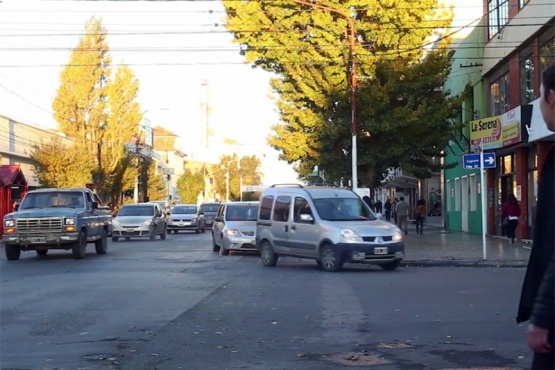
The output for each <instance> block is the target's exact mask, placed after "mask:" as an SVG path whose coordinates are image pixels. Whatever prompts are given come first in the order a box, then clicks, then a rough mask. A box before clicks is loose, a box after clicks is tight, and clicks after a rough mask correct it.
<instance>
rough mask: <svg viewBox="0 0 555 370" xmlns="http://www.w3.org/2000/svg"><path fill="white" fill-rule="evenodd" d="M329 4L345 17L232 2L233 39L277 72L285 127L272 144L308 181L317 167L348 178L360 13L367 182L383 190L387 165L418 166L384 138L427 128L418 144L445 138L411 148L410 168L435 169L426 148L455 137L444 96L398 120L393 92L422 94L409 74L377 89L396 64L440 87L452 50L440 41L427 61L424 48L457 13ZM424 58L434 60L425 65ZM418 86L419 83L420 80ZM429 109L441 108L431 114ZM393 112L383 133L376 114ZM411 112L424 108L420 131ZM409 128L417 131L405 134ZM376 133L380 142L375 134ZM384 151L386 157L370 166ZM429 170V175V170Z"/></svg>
mask: <svg viewBox="0 0 555 370" xmlns="http://www.w3.org/2000/svg"><path fill="white" fill-rule="evenodd" d="M325 4H326V6H329V7H331V8H333V9H335V10H337V12H333V11H330V10H329V9H322V5H320V3H318V2H312V3H311V5H312V6H309V5H301V4H298V3H296V2H295V1H293V0H290V1H275V2H274V1H272V2H269V1H258V0H256V1H255V0H253V1H231V0H230V1H225V0H224V6H225V7H226V11H227V15H228V22H227V27H228V30H229V31H231V32H232V33H233V34H234V38H235V41H236V42H238V43H240V44H242V45H243V47H242V50H243V51H242V53H243V54H244V55H245V58H246V61H247V62H252V63H254V65H255V66H256V67H260V68H263V69H264V70H266V71H269V72H272V73H274V74H276V75H277V77H276V78H275V79H273V80H272V83H271V85H272V88H273V90H274V91H275V92H276V94H277V96H278V99H277V107H278V109H279V113H280V121H281V122H279V123H278V124H275V125H274V127H273V131H274V133H273V135H272V136H271V137H270V138H269V143H270V145H271V146H273V147H274V148H276V149H277V150H279V151H280V152H281V154H280V158H281V159H283V160H286V161H287V162H289V163H291V164H294V165H295V166H296V170H297V172H298V173H299V174H300V175H301V176H304V177H306V176H308V174H309V173H310V172H311V171H312V168H313V167H314V166H315V165H319V166H320V168H321V169H322V168H323V169H324V170H325V171H326V177H327V178H328V179H329V178H330V177H331V179H332V180H333V179H339V177H345V178H346V179H347V178H350V173H351V171H350V163H351V155H352V153H351V109H350V94H349V93H348V92H349V90H350V84H349V77H350V74H351V70H350V59H351V55H350V53H349V51H350V41H349V33H350V32H349V31H350V30H349V21H348V20H347V19H346V18H348V17H351V16H352V17H353V21H354V24H355V28H356V29H355V33H356V43H355V45H354V50H353V51H354V53H353V54H354V57H355V61H356V68H357V71H356V76H357V79H358V80H359V81H362V82H361V84H360V85H361V86H360V88H359V101H358V104H357V106H358V113H359V122H360V125H359V129H358V130H357V134H358V136H359V138H360V137H361V136H362V137H364V138H365V139H364V140H361V141H362V143H361V144H362V145H359V147H360V151H361V152H362V153H363V156H362V160H359V165H360V166H359V172H361V171H363V172H364V174H365V175H366V176H364V177H363V180H365V181H366V182H368V183H373V184H375V183H376V182H377V181H379V179H380V178H381V173H382V172H383V170H384V168H387V167H389V166H396V165H397V164H399V163H403V164H408V163H413V162H411V160H412V154H413V153H412V152H407V151H406V150H405V149H406V148H405V147H403V148H395V149H394V150H393V151H390V149H391V148H392V144H395V143H390V142H389V141H388V140H384V138H386V139H387V138H389V137H390V136H396V137H400V139H399V140H400V141H401V142H403V143H405V142H408V141H410V139H411V138H414V137H415V136H414V132H415V131H418V130H421V132H420V134H419V135H418V137H423V136H424V133H426V132H430V131H432V130H433V129H437V128H439V129H440V130H442V132H441V133H440V134H438V135H434V136H433V137H432V138H430V140H426V141H425V142H422V143H420V142H414V143H413V144H412V147H418V150H417V151H418V155H417V157H418V161H417V163H416V162H414V164H415V165H414V166H412V167H413V168H416V167H418V168H420V166H424V167H425V166H427V162H424V161H421V153H423V152H425V151H426V150H425V148H424V145H428V146H431V147H437V148H443V147H444V146H445V145H444V144H445V142H444V141H443V140H444V138H445V136H446V134H445V133H444V132H443V131H445V132H447V133H449V132H452V130H453V128H452V127H451V126H450V124H449V121H450V118H451V114H452V113H453V112H452V110H451V109H450V108H451V107H449V108H448V109H444V107H442V105H441V99H440V98H437V97H436V96H435V95H434V94H427V97H430V99H424V100H427V101H426V102H422V103H421V104H418V103H413V104H411V105H410V106H409V107H410V108H407V109H405V110H404V113H405V114H406V115H405V116H400V114H401V110H399V109H397V108H399V107H398V106H399V103H398V102H397V101H395V100H394V99H391V96H390V95H391V94H392V93H393V92H395V91H396V92H401V91H403V89H407V95H408V94H409V93H411V92H417V91H419V88H418V87H417V86H414V87H413V86H405V81H404V80H403V76H402V75H401V74H398V75H397V77H398V78H397V79H395V78H389V79H388V81H389V85H388V90H389V91H388V92H385V93H383V92H381V91H379V90H380V89H381V88H382V86H381V85H380V83H383V80H380V81H378V79H377V77H378V73H381V74H383V73H384V69H385V68H386V66H388V65H389V66H395V71H396V72H397V73H405V72H406V73H407V74H410V73H414V76H418V77H419V78H422V79H424V80H428V79H430V82H431V83H432V82H441V78H442V77H443V76H445V75H446V72H447V71H448V69H449V63H442V62H443V61H445V60H447V61H449V59H450V54H449V53H447V52H445V48H446V46H447V45H446V43H445V42H438V45H437V46H438V48H439V51H437V52H431V53H430V54H429V56H428V58H426V59H425V60H424V61H421V59H422V58H423V56H424V49H423V48H422V47H421V46H422V45H424V44H426V43H428V42H429V41H430V40H431V39H433V38H434V37H437V36H438V31H436V30H441V29H444V28H445V27H447V26H448V25H449V24H450V22H451V19H452V11H451V9H447V8H443V7H442V6H441V5H440V2H439V1H438V0H423V1H420V2H418V5H417V6H415V5H414V2H412V1H408V0H400V1H395V2H394V3H392V2H390V1H383V0H366V1H360V0H358V1H356V0H352V1H343V0H329V1H326V2H325ZM338 12H339V13H342V14H338ZM436 59H437V60H436ZM426 60H432V61H433V60H436V61H435V62H431V63H430V64H426ZM425 64H426V65H427V66H428V67H429V66H430V65H434V67H435V68H434V69H433V70H431V71H428V70H426V68H425V67H420V68H419V67H418V66H419V65H425ZM442 68H443V70H442ZM411 71H412V72H411ZM409 72H410V73H409ZM428 72H429V73H428ZM428 74H429V75H430V76H428ZM432 80H433V81H432ZM394 81H396V83H394ZM413 82H416V81H415V80H414V79H413ZM423 82H426V81H423ZM431 83H430V84H431ZM440 86H441V85H437V86H434V88H437V87H440ZM421 87H424V86H421ZM427 87H428V86H426V88H427ZM411 88H412V90H411ZM376 89H378V90H376ZM426 91H427V90H426ZM384 95H385V96H387V97H389V98H388V99H386V98H385V96H384ZM440 95H441V97H442V98H445V96H444V95H442V94H440ZM432 96H433V98H431V97H432ZM406 98H407V97H405V99H406ZM427 102H430V103H431V102H434V103H438V102H440V104H439V105H437V104H436V105H435V106H429V107H426V108H425V106H426V104H427ZM419 103H420V102H419ZM447 103H448V105H449V104H450V102H447ZM384 104H385V105H384ZM418 107H420V108H418ZM394 109H397V111H396V116H395V119H389V120H388V124H387V125H384V127H381V126H380V125H381V122H379V121H378V120H377V119H374V118H373V116H372V113H373V112H374V111H376V110H380V111H382V112H388V111H393V110H394ZM411 109H420V110H421V111H419V112H418V114H417V116H418V117H419V118H420V119H421V121H418V122H417V123H418V125H416V126H415V122H416V120H411V117H412V115H413V112H412V111H411ZM442 113H443V114H442ZM383 116H385V114H382V117H383ZM377 126H380V127H377ZM408 126H410V128H411V129H410V130H405V129H406V128H407V127H408ZM374 131H376V132H378V133H379V135H378V134H376V135H374ZM361 134H364V135H367V136H364V135H361ZM432 139H433V140H432ZM433 152H434V154H436V153H438V151H435V150H434V151H433ZM376 153H378V154H379V155H380V156H381V158H380V159H379V160H376V161H373V160H371V159H372V158H373V157H372V156H373V155H374V154H376ZM388 153H391V154H388ZM422 172H423V173H427V171H426V169H424V170H423V171H422Z"/></svg>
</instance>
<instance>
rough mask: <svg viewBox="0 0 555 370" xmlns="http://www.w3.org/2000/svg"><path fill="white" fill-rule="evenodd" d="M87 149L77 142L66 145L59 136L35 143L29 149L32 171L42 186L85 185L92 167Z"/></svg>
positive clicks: (92, 163)
mask: <svg viewBox="0 0 555 370" xmlns="http://www.w3.org/2000/svg"><path fill="white" fill-rule="evenodd" d="M87 151H88V149H87V148H86V147H84V146H82V145H80V144H79V143H73V144H72V145H67V144H64V143H63V142H62V139H61V138H52V139H51V140H50V141H49V142H43V143H41V144H37V145H35V146H34V147H33V149H32V150H31V153H30V156H31V160H32V161H33V172H34V174H35V176H36V177H37V179H38V181H39V183H40V184H41V185H42V186H46V187H53V188H67V187H85V186H86V185H87V184H90V183H91V181H92V177H91V170H92V169H93V168H94V162H93V161H92V158H91V157H90V156H88V155H87Z"/></svg>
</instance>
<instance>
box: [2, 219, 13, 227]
mask: <svg viewBox="0 0 555 370" xmlns="http://www.w3.org/2000/svg"><path fill="white" fill-rule="evenodd" d="M14 226H15V220H5V221H4V227H14Z"/></svg>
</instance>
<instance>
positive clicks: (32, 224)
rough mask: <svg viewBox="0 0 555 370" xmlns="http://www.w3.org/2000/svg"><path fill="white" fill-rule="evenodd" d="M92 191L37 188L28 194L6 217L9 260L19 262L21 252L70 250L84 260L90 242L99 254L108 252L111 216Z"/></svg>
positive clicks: (6, 245) (6, 240)
mask: <svg viewBox="0 0 555 370" xmlns="http://www.w3.org/2000/svg"><path fill="white" fill-rule="evenodd" d="M99 202H100V199H98V197H97V196H96V194H94V193H93V192H92V191H91V190H90V189H87V188H71V189H38V190H33V191H30V192H28V193H27V194H26V195H25V198H24V199H23V201H22V202H21V204H20V206H19V207H18V209H17V211H16V212H13V213H8V214H7V215H5V216H4V220H3V223H4V234H3V235H2V241H3V242H4V244H5V252H6V258H7V259H8V260H17V259H19V257H20V255H21V251H29V250H34V251H36V253H37V254H38V255H39V256H44V255H46V254H47V253H48V250H49V249H66V250H68V249H71V251H72V254H73V258H75V259H81V258H84V257H85V255H86V252H87V243H91V242H94V245H95V249H96V253H97V254H106V252H107V251H108V243H107V238H108V236H109V235H110V234H111V232H112V217H111V215H110V211H109V209H108V208H107V207H103V206H102V205H101V204H100V203H99Z"/></svg>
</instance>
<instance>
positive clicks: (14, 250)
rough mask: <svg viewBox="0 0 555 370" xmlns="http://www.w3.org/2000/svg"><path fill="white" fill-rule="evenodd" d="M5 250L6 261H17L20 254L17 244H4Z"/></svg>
mask: <svg viewBox="0 0 555 370" xmlns="http://www.w3.org/2000/svg"><path fill="white" fill-rule="evenodd" d="M4 249H5V250H6V258H7V259H8V261H17V260H18V259H19V256H20V255H21V248H19V247H18V246H17V245H11V244H6V246H5V247H4Z"/></svg>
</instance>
